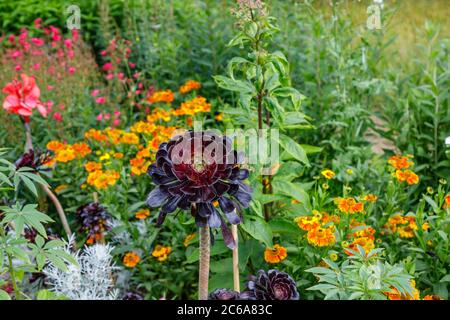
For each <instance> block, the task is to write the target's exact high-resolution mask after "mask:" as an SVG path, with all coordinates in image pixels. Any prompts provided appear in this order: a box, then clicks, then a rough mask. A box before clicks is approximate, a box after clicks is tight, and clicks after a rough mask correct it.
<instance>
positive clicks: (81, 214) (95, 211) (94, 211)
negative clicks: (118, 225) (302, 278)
mask: <svg viewBox="0 0 450 320" xmlns="http://www.w3.org/2000/svg"><path fill="white" fill-rule="evenodd" d="M76 214H77V220H78V223H79V224H80V229H81V230H82V231H87V232H88V237H95V236H96V235H98V234H101V233H102V232H104V231H108V230H110V229H111V227H110V225H109V224H108V220H110V215H109V213H108V212H107V211H106V209H105V208H104V207H103V206H102V205H100V204H99V203H97V202H91V203H88V204H85V205H83V206H81V207H79V208H78V209H77V213H76Z"/></svg>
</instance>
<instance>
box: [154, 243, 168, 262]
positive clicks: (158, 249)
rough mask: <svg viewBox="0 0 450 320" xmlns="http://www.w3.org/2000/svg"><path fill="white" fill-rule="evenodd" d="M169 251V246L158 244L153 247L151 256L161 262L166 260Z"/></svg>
mask: <svg viewBox="0 0 450 320" xmlns="http://www.w3.org/2000/svg"><path fill="white" fill-rule="evenodd" d="M171 252H172V248H171V247H166V246H163V245H160V244H158V245H156V246H155V248H154V249H153V252H152V256H154V257H155V258H156V259H157V260H158V261H159V262H163V261H166V260H167V258H168V257H169V254H170V253H171Z"/></svg>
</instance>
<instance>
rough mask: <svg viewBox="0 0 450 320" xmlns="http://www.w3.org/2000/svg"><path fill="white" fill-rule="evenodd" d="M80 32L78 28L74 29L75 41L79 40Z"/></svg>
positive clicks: (73, 36)
mask: <svg viewBox="0 0 450 320" xmlns="http://www.w3.org/2000/svg"><path fill="white" fill-rule="evenodd" d="M79 34H80V32H79V30H78V29H72V39H73V42H77V41H78V37H79Z"/></svg>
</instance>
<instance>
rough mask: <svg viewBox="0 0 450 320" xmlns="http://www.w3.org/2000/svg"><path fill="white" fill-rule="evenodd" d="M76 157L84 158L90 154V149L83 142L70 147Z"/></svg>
mask: <svg viewBox="0 0 450 320" xmlns="http://www.w3.org/2000/svg"><path fill="white" fill-rule="evenodd" d="M72 148H73V150H74V151H75V153H76V155H77V157H80V158H84V157H86V156H87V155H88V154H90V153H91V152H92V150H91V148H90V147H89V146H88V145H87V144H86V143H84V142H79V143H75V144H73V145H72Z"/></svg>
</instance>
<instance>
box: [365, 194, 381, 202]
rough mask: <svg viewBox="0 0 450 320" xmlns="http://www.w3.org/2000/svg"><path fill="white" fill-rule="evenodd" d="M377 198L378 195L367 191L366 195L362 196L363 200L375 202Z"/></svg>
mask: <svg viewBox="0 0 450 320" xmlns="http://www.w3.org/2000/svg"><path fill="white" fill-rule="evenodd" d="M377 200H378V197H377V196H376V195H374V194H371V193H369V194H368V195H366V196H364V201H367V202H375V201H377Z"/></svg>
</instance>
